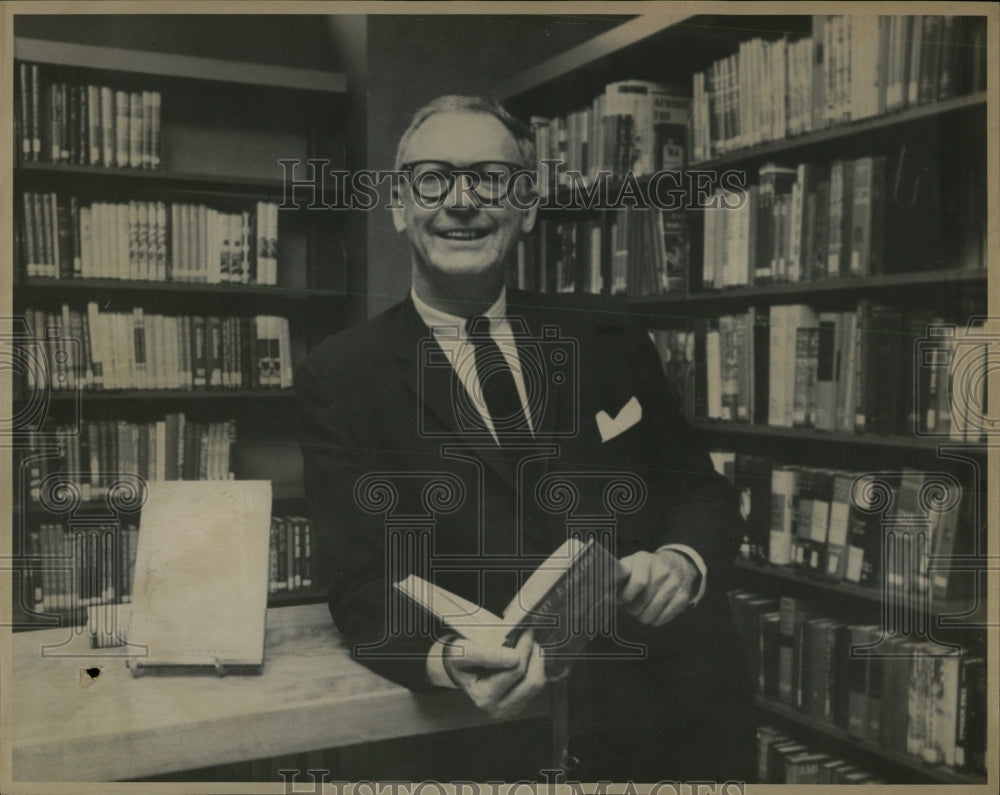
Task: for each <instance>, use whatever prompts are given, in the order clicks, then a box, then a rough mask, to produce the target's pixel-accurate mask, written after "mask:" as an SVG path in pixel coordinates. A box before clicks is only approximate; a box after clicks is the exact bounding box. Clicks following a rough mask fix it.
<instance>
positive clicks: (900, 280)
mask: <svg viewBox="0 0 1000 795" xmlns="http://www.w3.org/2000/svg"><path fill="white" fill-rule="evenodd" d="M986 281H987V279H986V272H985V271H984V270H967V269H955V270H930V271H914V272H912V273H886V274H880V275H877V276H865V277H861V278H857V279H820V280H816V281H810V282H774V283H770V284H761V285H755V286H753V287H731V288H725V289H719V290H700V291H696V292H690V293H684V292H677V293H667V294H665V295H647V296H626V297H623V298H622V300H623V302H624V303H625V306H626V307H628V309H629V310H631V311H630V314H633V315H635V316H638V317H642V318H645V319H649V320H655V319H657V318H662V319H669V320H681V319H685V320H686V319H695V318H701V317H704V316H705V314H706V313H709V312H711V313H713V314H714V313H716V312H724V311H729V310H732V309H736V308H740V307H747V306H751V305H753V304H760V303H769V304H770V303H788V302H796V303H797V302H801V301H805V300H808V299H810V298H820V297H826V296H853V295H866V294H877V293H892V292H893V291H896V290H899V289H900V288H907V289H924V290H935V289H939V288H942V287H948V288H951V289H955V290H962V291H964V292H972V291H976V290H982V291H985V288H986ZM675 307H676V308H678V310H680V311H679V312H678V311H674V308H675ZM660 308H662V309H663V311H662V312H657V310H658V309H660ZM688 308H690V309H691V310H692V311H691V312H686V310H687V309H688Z"/></svg>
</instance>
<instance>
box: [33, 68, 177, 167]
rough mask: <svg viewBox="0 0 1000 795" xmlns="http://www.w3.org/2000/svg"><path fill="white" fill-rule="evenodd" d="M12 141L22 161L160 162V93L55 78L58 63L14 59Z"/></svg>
mask: <svg viewBox="0 0 1000 795" xmlns="http://www.w3.org/2000/svg"><path fill="white" fill-rule="evenodd" d="M16 68H17V79H16V80H15V92H16V98H15V114H16V116H15V127H16V129H17V130H18V131H19V139H20V140H19V142H18V145H17V146H16V149H17V151H18V154H19V156H20V160H21V162H23V163H32V162H36V163H37V162H40V163H65V164H71V165H84V166H101V167H106V168H149V169H156V168H159V167H160V163H161V157H162V131H161V120H160V115H161V105H162V94H161V93H160V92H159V91H156V90H142V91H125V90H122V89H120V88H115V87H112V86H108V85H95V84H86V85H84V84H82V83H76V82H68V81H65V80H61V79H59V76H58V74H59V72H58V70H57V69H56V68H53V67H48V66H44V65H39V64H37V63H29V62H26V61H18V62H17V65H16Z"/></svg>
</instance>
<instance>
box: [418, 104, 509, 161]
mask: <svg viewBox="0 0 1000 795" xmlns="http://www.w3.org/2000/svg"><path fill="white" fill-rule="evenodd" d="M403 160H404V161H407V162H413V161H416V160H443V161H446V162H449V163H458V164H464V163H476V162H480V161H483V160H505V161H511V162H519V161H520V151H519V150H518V147H517V141H515V140H514V136H513V134H512V133H511V132H510V130H508V129H507V128H506V127H505V126H504V125H503V123H502V122H501V121H500V120H499V119H497V118H495V117H494V116H491V115H490V114H488V113H480V112H474V111H442V112H441V113H435V114H434V115H433V116H430V117H429V118H428V119H427V120H426V121H425V122H424V123H423V124H421V125H420V126H419V127H418V128H417V129H416V130H415V131H414V132H413V136H412V137H411V138H410V140H409V141H408V142H407V144H406V149H405V150H404V152H403Z"/></svg>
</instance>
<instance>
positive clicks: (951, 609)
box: [734, 559, 986, 626]
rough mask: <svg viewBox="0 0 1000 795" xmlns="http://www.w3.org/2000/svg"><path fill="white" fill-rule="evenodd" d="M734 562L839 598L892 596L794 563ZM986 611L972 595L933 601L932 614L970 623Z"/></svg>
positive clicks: (869, 600) (869, 599) (875, 600)
mask: <svg viewBox="0 0 1000 795" xmlns="http://www.w3.org/2000/svg"><path fill="white" fill-rule="evenodd" d="M734 565H735V566H736V568H737V569H739V570H740V571H744V572H749V573H750V574H752V575H755V576H760V577H768V578H772V579H777V580H783V581H785V582H789V583H794V584H796V585H800V586H803V588H805V589H807V590H810V591H813V592H815V593H817V594H819V593H827V594H830V595H832V596H833V597H835V598H840V597H848V598H850V599H856V600H859V601H861V602H867V603H869V604H870V605H882V604H884V603H885V601H886V599H887V598H889V597H888V595H887V594H886V593H885V592H883V591H882V589H881V588H878V587H872V586H868V585H860V584H858V583H856V582H848V581H847V580H831V579H829V578H825V577H823V576H822V575H819V574H812V573H808V572H802V571H797V570H796V569H795V568H793V567H792V566H776V565H775V564H773V563H760V562H757V561H752V560H743V559H740V560H737V561H736V563H735V564H734ZM890 601H891V600H890ZM985 612H986V611H985V604H982V603H978V604H977V603H973V601H972V600H971V599H951V600H935V601H932V602H931V613H932V615H934V616H941V617H946V616H956V615H961V616H963V617H964V618H966V619H969V620H970V623H972V622H973V621H975V620H977V619H984V618H985ZM970 613H971V615H970ZM947 624H948V622H942V624H941V625H942V626H946V625H947Z"/></svg>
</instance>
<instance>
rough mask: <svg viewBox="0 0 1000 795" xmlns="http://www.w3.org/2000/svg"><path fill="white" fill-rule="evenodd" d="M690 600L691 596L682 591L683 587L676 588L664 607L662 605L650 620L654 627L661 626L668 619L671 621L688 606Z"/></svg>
mask: <svg viewBox="0 0 1000 795" xmlns="http://www.w3.org/2000/svg"><path fill="white" fill-rule="evenodd" d="M690 601H691V597H690V596H689V595H688V594H687V593H686V592H685V591H684V589H683V588H678V589H677V590H676V591H675V592H674V595H673V598H672V599H671V600H670V601H669V602H667V605H666V607H664V608H663V609H662V610H661V611H660V614H659V615H658V616H657V617H656V618H655V619H654V620H653V621H652V624H653V626H654V627H662V626H663V625H664V624H666V623H667V622H668V621H673V620H674V619H675V618H677V616H679V615H680V614H681V613H682V612H683V611H684V610H685V609H686V608H687V606H688V603H689V602H690Z"/></svg>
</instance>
